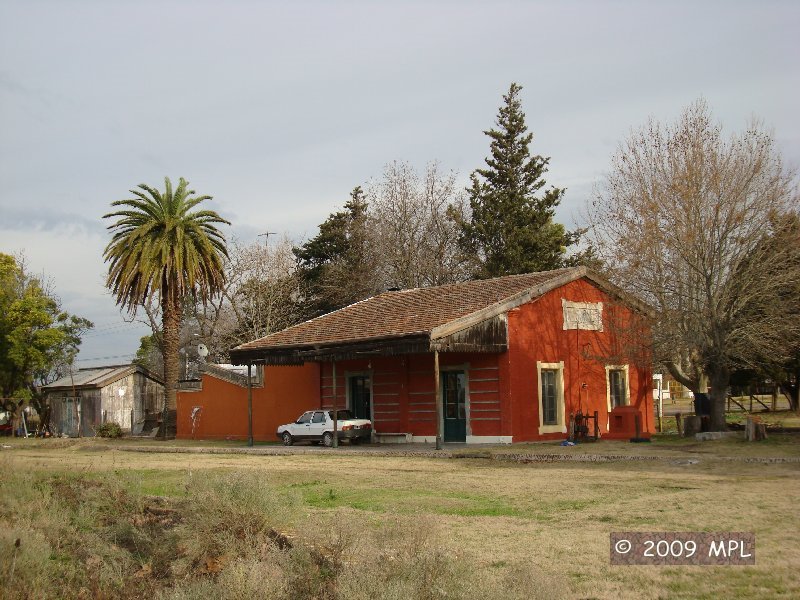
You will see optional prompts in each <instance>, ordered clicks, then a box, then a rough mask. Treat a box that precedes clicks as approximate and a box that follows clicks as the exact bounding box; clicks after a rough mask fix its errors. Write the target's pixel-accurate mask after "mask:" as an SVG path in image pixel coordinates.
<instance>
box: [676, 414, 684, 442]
mask: <svg viewBox="0 0 800 600" xmlns="http://www.w3.org/2000/svg"><path fill="white" fill-rule="evenodd" d="M682 416H683V415H681V413H675V426H676V427H677V428H678V437H683V421H682V420H681V417H682Z"/></svg>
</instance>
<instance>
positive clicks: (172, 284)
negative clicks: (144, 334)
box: [103, 177, 230, 436]
mask: <svg viewBox="0 0 800 600" xmlns="http://www.w3.org/2000/svg"><path fill="white" fill-rule="evenodd" d="M188 186H189V184H188V182H187V181H186V180H185V179H183V178H182V177H181V179H180V182H179V184H178V187H177V188H176V189H175V190H173V189H172V182H171V181H170V180H169V178H168V177H165V178H164V187H165V189H164V192H163V193H162V192H159V191H158V190H156V189H155V188H152V187H150V186H148V185H146V184H143V183H142V184H140V185H139V186H138V189H133V190H130V192H131V193H132V194H133V196H134V197H133V198H130V199H127V200H118V201H116V202H112V203H111V206H114V207H120V209H119V210H117V211H116V212H112V213H108V214H106V215H104V216H103V218H106V219H107V218H116V219H117V220H116V221H115V222H114V223H112V224H111V225H109V227H108V228H109V229H110V230H111V231H112V232H113V235H112V238H111V241H110V242H109V244H108V246H106V249H105V251H104V253H103V258H104V259H105V260H106V262H108V263H109V267H108V277H107V279H106V286H107V287H108V288H109V289H110V290H111V292H112V293H113V294H114V296H115V297H116V300H117V304H119V305H120V306H122V307H124V308H127V309H128V311H129V312H130V313H131V314H133V313H135V312H136V309H137V307H139V306H140V305H142V304H145V303H146V302H147V301H148V300H150V299H152V298H154V297H157V298H158V300H159V303H160V305H161V318H162V332H163V348H164V381H165V384H166V395H165V399H164V401H165V405H164V415H165V417H166V411H167V406H174V405H175V395H176V388H177V383H178V373H179V365H178V359H179V357H178V349H179V333H180V325H181V316H182V308H183V305H184V303H185V301H186V300H187V299H188V298H189V297H191V298H192V299H196V300H198V301H200V302H201V303H203V304H205V303H206V302H208V300H209V299H210V298H212V297H213V296H215V295H217V294H218V293H219V292H220V291H221V289H222V287H223V285H224V282H225V273H224V265H223V260H224V258H225V257H226V256H227V255H228V252H227V247H226V244H225V236H224V235H223V234H222V233H221V232H220V231H219V229H217V227H216V225H218V224H221V223H224V224H227V225H230V223H229V222H228V221H226V220H225V219H223V218H222V217H220V216H219V215H218V214H217V213H216V212H214V211H211V210H196V211H195V210H193V209H194V208H195V207H196V206H197V205H198V204H200V203H201V202H203V201H205V200H210V199H211V197H210V196H195V191H194V190H190V189H189V188H188ZM164 435H165V436H166V430H165V431H164Z"/></svg>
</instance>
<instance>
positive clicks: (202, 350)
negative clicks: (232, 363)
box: [197, 344, 208, 358]
mask: <svg viewBox="0 0 800 600" xmlns="http://www.w3.org/2000/svg"><path fill="white" fill-rule="evenodd" d="M197 354H198V355H199V356H201V357H203V358H205V357H206V356H208V348H207V347H206V345H205V344H198V345H197Z"/></svg>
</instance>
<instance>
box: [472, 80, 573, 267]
mask: <svg viewBox="0 0 800 600" xmlns="http://www.w3.org/2000/svg"><path fill="white" fill-rule="evenodd" d="M521 90H522V86H520V85H517V84H516V83H512V84H511V87H510V88H509V90H508V93H507V94H506V95H504V96H503V100H504V104H503V106H501V107H500V111H499V112H498V116H497V127H498V128H497V129H490V130H489V131H484V133H485V134H486V135H488V136H489V137H490V138H491V140H492V142H491V156H490V157H488V158H486V168H485V169H476V170H475V171H474V172H473V173H472V177H471V179H472V186H471V187H470V188H468V190H467V191H468V192H469V202H470V207H471V209H472V210H471V216H470V218H469V220H460V225H461V236H460V242H461V245H462V249H463V250H464V251H465V252H467V253H468V254H469V255H471V256H474V257H475V260H476V267H475V269H474V273H473V275H474V277H475V278H476V279H487V278H490V277H499V276H501V275H511V274H516V273H529V272H534V271H546V270H549V269H557V268H559V267H562V266H564V265H565V264H566V259H565V253H566V249H567V246H570V245H572V244H574V243H575V242H576V241H577V238H578V235H579V234H578V233H577V232H575V233H572V232H567V231H566V230H565V229H564V226H563V225H561V224H559V223H554V222H553V217H554V215H555V207H556V206H558V204H559V203H560V201H561V198H562V196H563V194H564V190H563V189H558V188H555V187H552V186H551V187H550V188H548V189H546V190H543V188H544V186H545V184H546V182H545V180H544V179H543V175H544V174H545V173H546V172H547V164H548V163H549V161H550V159H549V158H544V157H542V156H538V155H535V156H531V154H530V150H529V146H530V143H531V140H532V139H533V135H532V134H531V133H527V131H528V128H527V126H526V125H525V113H523V112H522V109H521V107H520V99H519V93H520V91H521ZM537 194H538V195H537Z"/></svg>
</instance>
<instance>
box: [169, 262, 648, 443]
mask: <svg viewBox="0 0 800 600" xmlns="http://www.w3.org/2000/svg"><path fill="white" fill-rule="evenodd" d="M647 310H648V309H647V306H646V305H644V304H643V303H642V302H641V301H639V300H637V299H636V298H634V297H632V296H630V295H629V294H627V293H625V292H624V291H622V290H620V289H619V288H617V287H615V286H613V285H612V284H610V283H609V282H608V281H606V280H605V279H603V278H602V277H600V276H599V275H597V274H595V273H593V272H592V271H590V270H588V269H586V268H585V267H576V268H569V269H559V270H555V271H547V272H542V273H531V274H524V275H510V276H506V277H499V278H496V279H489V280H480V281H468V282H464V283H458V284H452V285H445V286H439V287H429V288H417V289H410V290H401V291H389V292H385V293H382V294H379V295H377V296H374V297H372V298H368V299H366V300H363V301H361V302H357V303H355V304H352V305H350V306H347V307H345V308H342V309H340V310H337V311H335V312H332V313H329V314H327V315H324V316H321V317H318V318H316V319H312V320H310V321H306V322H304V323H300V324H298V325H295V326H293V327H289V328H288V329H285V330H283V331H280V332H277V333H275V334H272V335H269V336H267V337H264V338H261V339H259V340H255V341H252V342H248V343H246V344H242V345H241V346H238V347H236V348H234V349H233V350H231V360H232V362H233V363H234V364H239V365H249V366H250V367H251V368H252V367H256V371H255V372H258V373H260V374H261V377H260V380H259V381H258V382H257V383H256V384H255V385H252V384H251V387H250V388H249V389H248V384H247V378H246V377H242V378H241V379H238V380H237V379H236V377H224V376H223V375H222V374H221V373H219V372H217V370H216V369H213V370H208V371H207V372H206V373H205V374H204V376H203V384H202V389H201V390H199V391H194V392H181V393H180V394H179V397H178V437H184V438H186V437H197V438H234V439H236V438H238V439H241V438H246V437H247V433H248V393H250V394H252V414H253V436H254V439H256V440H276V439H277V438H276V437H275V430H276V428H277V426H278V425H279V424H281V423H286V422H289V421H292V420H294V419H295V418H296V417H297V416H298V415H299V414H300V413H302V412H303V411H304V410H310V409H314V408H320V407H321V408H333V407H334V404H335V405H336V406H337V407H338V408H348V409H350V410H351V411H352V412H353V413H354V414H355V415H356V416H357V417H366V418H370V419H372V421H373V423H374V429H375V431H376V438H377V441H383V442H388V441H399V440H409V441H415V442H417V441H418V442H433V441H435V439H436V437H437V435H439V436H441V437H442V438H443V441H444V442H466V443H513V442H528V441H537V440H558V439H564V438H565V437H567V436H568V435H570V433H571V432H572V430H573V429H574V428H576V426H577V428H580V426H581V425H583V427H584V433H588V434H589V435H593V434H594V433H597V434H599V435H600V437H605V438H618V439H627V438H631V437H635V436H636V435H637V433H639V434H640V436H644V437H646V436H648V435H649V433H652V432H653V430H654V425H653V417H652V415H653V405H652V402H653V400H652V392H651V389H652V380H651V367H650V358H649V356H648V355H647V352H646V350H645V349H646V348H647V346H648V344H647V343H646V341H647V338H648V328H647V325H646V315H647ZM192 414H193V415H194V418H191V416H192ZM586 417H588V419H587V418H586Z"/></svg>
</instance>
